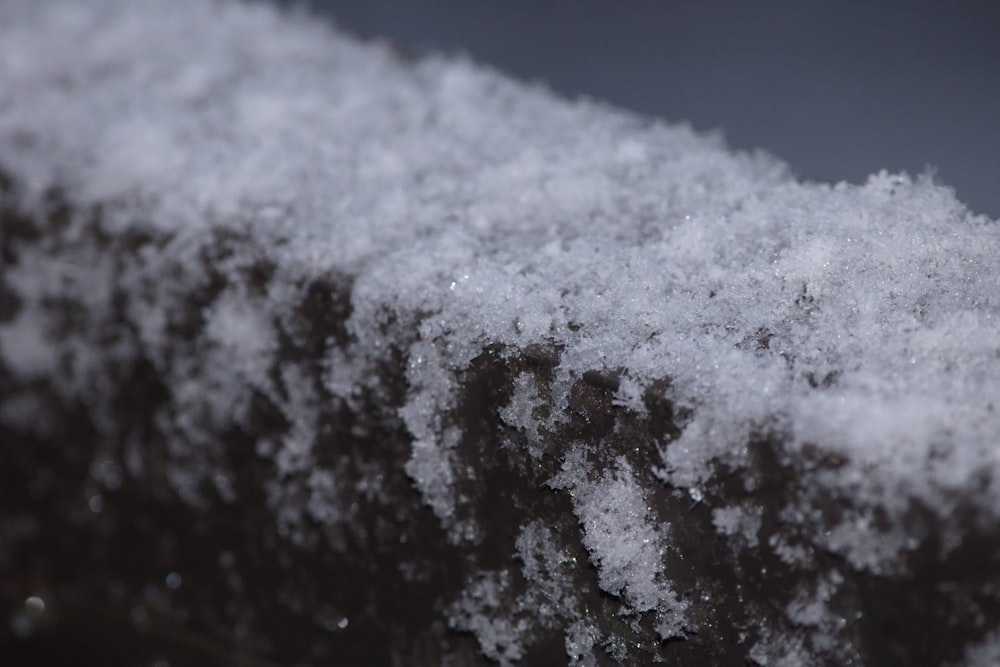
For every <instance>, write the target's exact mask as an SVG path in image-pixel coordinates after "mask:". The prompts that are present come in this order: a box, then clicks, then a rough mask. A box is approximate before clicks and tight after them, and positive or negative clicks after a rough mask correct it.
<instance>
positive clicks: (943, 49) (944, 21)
mask: <svg viewBox="0 0 1000 667" xmlns="http://www.w3.org/2000/svg"><path fill="white" fill-rule="evenodd" d="M273 1H276V2H279V3H281V4H285V5H296V6H304V7H306V8H307V9H309V10H310V11H314V12H315V13H316V14H318V15H320V16H323V17H325V18H329V19H331V20H332V21H333V22H334V23H335V24H337V25H338V26H340V27H341V28H343V29H345V30H347V31H348V32H351V33H354V34H355V35H358V36H361V37H366V38H370V37H382V38H385V39H388V40H389V41H391V42H393V43H394V44H396V45H398V46H399V47H400V48H402V49H404V50H405V51H408V52H412V53H415V54H417V55H419V54H421V53H425V52H429V51H435V52H446V53H465V54H467V55H469V56H470V57H472V58H473V59H475V60H477V61H480V62H483V63H487V64H489V65H492V66H494V67H496V68H499V69H501V70H503V71H505V72H508V73H509V74H512V75H514V76H515V77H518V78H520V79H526V80H531V81H541V82H544V83H545V84H546V85H548V86H549V87H550V88H552V89H553V90H555V91H557V92H558V93H560V94H562V95H565V96H568V97H577V96H587V97H592V98H597V99H601V100H605V101H607V102H610V103H612V104H615V105H618V106H621V107H625V108H627V109H631V110H633V111H637V112H640V113H642V114H644V115H650V116H657V117H662V118H665V119H667V120H669V121H673V122H678V121H688V122H690V124H691V125H692V126H694V127H695V128H696V129H699V130H721V131H722V133H723V135H724V136H725V137H726V140H727V142H728V143H729V145H730V146H732V147H734V148H738V149H754V148H762V149H764V150H766V151H768V152H770V153H772V154H774V155H776V156H778V157H780V158H781V159H783V160H784V161H786V162H788V163H789V164H790V165H791V167H792V169H793V171H794V172H795V173H796V174H797V175H798V176H799V177H801V178H804V179H811V180H822V181H849V182H853V183H858V182H862V181H864V179H865V178H866V177H867V175H868V174H870V173H872V172H874V171H878V170H880V169H888V170H890V171H907V172H909V173H910V174H914V175H915V174H920V173H923V172H925V171H927V170H932V171H933V172H934V173H935V174H936V177H937V179H938V181H939V182H942V183H944V184H946V185H949V186H951V187H953V188H954V189H955V190H956V192H957V195H958V198H959V199H961V200H962V201H964V202H965V203H967V204H968V205H969V206H970V207H971V208H972V209H973V210H974V211H975V212H977V213H985V214H987V215H989V216H990V217H992V218H994V219H997V218H1000V1H998V0H966V1H963V2H949V3H946V2H943V1H937V2H932V1H929V0H908V1H907V2H902V1H898V2H893V1H880V0H865V1H862V0H836V1H829V0H822V1H815V2H795V1H792V0H782V1H778V0H755V1H750V0H712V1H707V0H706V1H704V2H666V1H663V0H660V1H658V2H657V1H653V0H618V1H615V0H577V1H572V2H571V1H570V0H502V1H501V0H495V1H487V0H414V1H409V2H403V1H401V0H363V1H359V0H273Z"/></svg>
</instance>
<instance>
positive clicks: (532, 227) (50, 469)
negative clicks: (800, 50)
mask: <svg viewBox="0 0 1000 667" xmlns="http://www.w3.org/2000/svg"><path fill="white" fill-rule="evenodd" d="M0 174H2V176H0V252H2V261H3V264H2V265H0V267H2V272H0V488H2V494H3V495H2V497H3V501H2V505H0V520H2V521H3V525H4V530H3V534H2V538H0V539H2V542H0V573H2V576H0V582H2V583H0V602H2V604H3V611H4V612H6V613H8V614H9V615H10V623H8V624H6V627H7V629H6V630H4V632H5V633H6V634H4V635H0V642H2V644H0V645H2V646H3V649H4V652H5V653H6V654H9V655H22V654H23V655H35V656H37V655H39V653H38V652H39V651H41V652H42V654H44V655H46V656H48V658H49V660H50V662H52V663H53V664H58V663H59V662H60V661H62V662H65V660H66V659H67V655H63V654H60V653H59V651H60V650H65V651H67V654H68V655H69V656H72V657H73V658H74V659H75V660H76V661H77V663H79V662H80V660H81V656H84V658H83V659H84V660H86V657H91V658H93V659H94V660H97V659H107V658H108V656H110V655H112V654H114V655H119V654H121V655H123V656H125V658H124V659H128V660H136V659H146V658H149V659H153V658H155V657H157V656H159V657H162V656H166V657H168V658H170V659H172V660H177V661H180V662H181V663H183V664H232V663H233V662H234V661H238V660H244V661H256V662H247V664H272V663H279V664H330V663H331V662H334V663H336V664H361V663H362V662H364V663H365V664H387V665H388V664H442V663H446V662H447V661H449V660H450V661H453V662H452V663H451V664H476V663H477V662H486V663H488V662H489V661H497V662H500V663H501V664H522V665H532V664H545V665H547V664H560V663H568V664H573V665H596V664H604V663H606V662H609V661H610V662H615V663H621V664H636V665H638V664H648V663H650V662H656V661H661V662H663V663H664V664H668V665H670V664H676V665H689V664H697V665H705V664H720V665H721V664H733V665H743V664H746V663H747V662H749V663H750V664H755V665H802V664H866V665H897V664H898V665H912V664H922V665H939V664H969V665H986V664H992V662H991V660H995V659H996V656H997V655H998V653H1000V640H998V639H997V637H998V636H1000V598H998V596H1000V567H998V562H1000V510H998V508H1000V487H998V483H1000V475H998V472H1000V458H998V456H1000V454H998V453H1000V443H998V435H997V434H998V433H1000V413H998V406H1000V289H998V285H1000V227H998V225H997V223H996V222H994V221H990V220H987V219H985V218H982V217H977V216H974V215H972V214H971V213H970V212H969V211H967V210H966V209H965V208H964V207H963V206H962V205H961V204H960V203H958V202H957V201H956V200H955V199H954V197H953V196H952V194H951V192H950V191H949V190H947V189H945V188H942V187H940V186H938V185H935V184H934V183H932V182H930V181H929V180H927V179H918V180H916V181H914V180H912V179H910V178H908V177H905V176H895V175H888V174H884V173H882V174H878V175H876V176H873V177H872V178H871V179H870V180H869V182H868V183H867V184H865V185H864V186H850V185H837V186H827V185H822V184H812V183H807V184H804V183H799V182H797V181H796V180H795V179H794V178H792V177H791V176H789V175H788V173H787V171H786V169H785V167H784V166H783V165H782V164H780V163H779V162H777V161H775V160H774V159H771V158H769V157H767V156H763V155H744V154H734V153H732V152H730V151H728V150H727V149H726V148H725V147H724V146H722V145H721V143H720V142H719V141H717V140H715V139H714V138H711V137H704V136H699V135H696V134H694V133H693V132H691V131H690V130H688V129H686V128H683V127H676V126H670V125H665V124H662V123H659V122H653V121H648V120H645V119H641V118H637V117H635V116H632V115H629V114H626V113H624V112H621V111H618V110H615V109H609V108H606V107H603V106H601V105H598V104H594V103H586V102H575V103H569V102H566V101H563V100H559V99H557V98H555V97H554V96H552V95H551V94H550V93H548V92H547V91H545V90H542V89H539V88H537V87H529V86H525V85H523V84H520V83H516V82H513V81H510V80H508V79H506V78H504V77H503V76H501V75H499V74H496V73H494V72H491V71H488V70H485V69H483V68H481V67H478V66H473V65H471V64H469V63H467V62H464V61H461V60H455V59H445V58H429V59H425V60H421V61H418V62H409V63H405V62H401V61H400V60H399V58H398V57H397V56H395V55H394V54H393V53H392V52H391V50H390V49H388V48H386V47H383V46H380V45H371V44H360V43H358V42H356V41H354V40H351V39H349V38H347V37H344V36H343V35H341V34H339V33H337V32H334V31H333V30H331V29H329V28H326V27H317V26H315V25H311V24H309V23H308V22H306V21H305V20H303V19H301V18H294V17H288V16H282V15H280V14H279V13H278V12H277V11H276V10H274V9H272V8H270V7H267V6H259V5H245V4H239V3H235V2H201V1H197V0H171V1H169V2H168V1H166V0H139V1H134V0H130V1H126V0H92V1H88V2H76V3H73V2H65V1H53V2H45V3H40V2H32V1H30V0H13V1H8V2H5V3H3V4H2V5H0ZM110 637H114V638H115V639H114V643H113V644H112V645H110V647H109V645H108V644H107V643H106V641H107V640H108V638H110ZM60 647H63V648H60ZM267 660H270V661H272V662H262V661H267ZM199 661H200V662H199Z"/></svg>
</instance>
